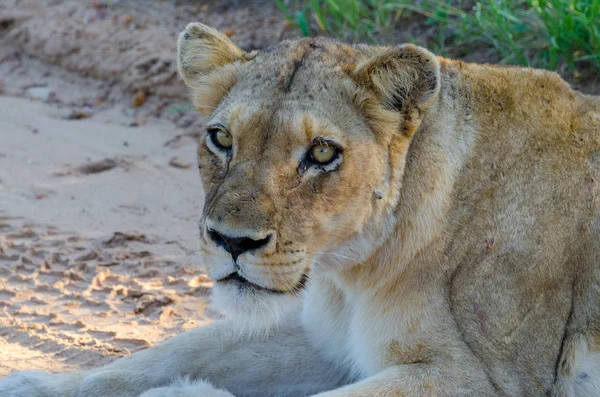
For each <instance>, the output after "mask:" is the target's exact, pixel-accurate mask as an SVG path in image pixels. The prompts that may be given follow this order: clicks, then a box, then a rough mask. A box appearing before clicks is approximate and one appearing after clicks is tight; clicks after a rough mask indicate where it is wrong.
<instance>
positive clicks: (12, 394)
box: [0, 371, 78, 397]
mask: <svg viewBox="0 0 600 397" xmlns="http://www.w3.org/2000/svg"><path fill="white" fill-rule="evenodd" d="M77 378H78V376H77V374H50V373H47V372H40V371H27V372H17V373H15V374H13V375H11V376H9V377H8V378H5V379H1V380H0V396H2V397H64V396H71V393H72V390H73V387H74V385H75V383H76V380H77Z"/></svg>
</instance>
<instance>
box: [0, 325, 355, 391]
mask: <svg viewBox="0 0 600 397" xmlns="http://www.w3.org/2000/svg"><path fill="white" fill-rule="evenodd" d="M186 377H187V378H188V379H191V380H197V379H204V380H207V381H209V382H211V383H213V384H214V385H215V386H216V387H218V388H223V389H226V390H229V391H230V392H231V393H233V394H234V395H236V396H238V397H239V396H253V395H260V396H275V395H276V396H286V395H290V396H291V395H293V396H299V395H310V394H314V393H317V392H320V391H323V390H328V389H333V388H335V387H338V386H339V385H340V384H341V383H342V382H343V381H344V380H343V379H344V374H343V373H341V372H338V371H336V370H335V369H334V368H332V366H331V365H329V364H328V363H326V362H325V361H323V360H321V359H319V354H318V352H317V351H315V349H314V348H313V347H311V345H310V344H309V342H308V340H307V339H306V337H305V335H304V332H303V329H302V327H301V325H300V323H299V321H298V320H297V319H295V317H294V319H293V320H292V321H289V322H288V323H286V324H285V325H282V326H281V327H279V328H278V329H277V330H275V331H273V332H272V334H271V335H269V336H268V337H264V336H252V337H242V336H240V335H239V334H237V333H236V332H235V330H234V326H233V325H231V324H230V323H229V322H227V321H218V322H215V323H213V324H211V325H208V326H206V327H201V328H198V329H195V330H192V331H188V332H186V333H183V334H181V335H178V336H176V337H174V338H172V339H169V340H167V341H165V342H163V343H161V344H159V345H157V346H155V347H152V348H150V349H146V350H142V351H139V352H137V353H135V354H133V355H131V356H128V357H124V358H122V359H119V360H117V361H115V362H113V363H111V364H109V365H107V366H105V367H102V368H99V369H96V370H92V371H90V372H85V373H82V372H78V373H74V374H60V375H50V374H43V373H17V374H15V375H12V376H10V377H9V378H7V379H4V380H2V381H0V395H1V396H2V397H41V396H45V397H46V396H51V397H54V396H73V397H138V396H139V395H140V394H142V393H143V392H145V391H148V390H150V389H152V388H156V387H164V386H167V385H169V384H171V383H172V382H173V381H174V380H176V379H178V378H186ZM47 385H48V386H47ZM49 386H51V387H49Z"/></svg>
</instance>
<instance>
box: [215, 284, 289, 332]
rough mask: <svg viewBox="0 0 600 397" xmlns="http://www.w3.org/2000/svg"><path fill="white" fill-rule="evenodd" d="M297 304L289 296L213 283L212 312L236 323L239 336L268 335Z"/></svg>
mask: <svg viewBox="0 0 600 397" xmlns="http://www.w3.org/2000/svg"><path fill="white" fill-rule="evenodd" d="M299 303H300V299H299V298H298V297H297V296H294V295H292V294H276V293H270V292H267V291H257V290H253V289H249V288H246V289H239V288H238V286H237V285H235V284H222V283H215V285H214V287H213V290H212V302H211V308H212V309H214V310H216V311H218V312H220V313H222V314H223V315H225V316H226V317H227V318H228V319H229V320H230V321H232V322H234V323H235V327H234V329H236V330H237V331H238V332H239V333H240V335H258V334H264V335H266V334H268V333H269V332H270V331H271V330H273V329H276V328H277V327H278V325H279V324H280V323H281V321H282V320H283V319H284V318H285V316H286V315H287V314H288V313H289V312H290V311H292V310H294V308H295V307H297V306H298V304H299Z"/></svg>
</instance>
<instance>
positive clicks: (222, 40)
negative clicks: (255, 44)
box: [177, 22, 246, 88]
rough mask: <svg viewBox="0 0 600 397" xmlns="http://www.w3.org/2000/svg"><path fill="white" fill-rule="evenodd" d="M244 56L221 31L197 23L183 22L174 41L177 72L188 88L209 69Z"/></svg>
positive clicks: (208, 71) (238, 59)
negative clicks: (177, 38)
mask: <svg viewBox="0 0 600 397" xmlns="http://www.w3.org/2000/svg"><path fill="white" fill-rule="evenodd" d="M245 57H246V54H245V53H244V51H242V50H241V49H240V48H239V47H238V46H236V45H235V44H234V43H233V42H232V41H231V40H229V37H227V36H226V35H225V34H223V33H221V32H219V31H218V30H216V29H213V28H211V27H209V26H206V25H204V24H201V23H198V22H196V23H190V24H189V25H187V26H186V28H185V30H184V31H183V32H181V34H180V35H179V40H177V61H178V68H179V73H180V74H181V77H182V78H183V81H185V83H186V84H187V85H188V86H190V87H192V88H193V87H194V85H195V83H196V82H197V80H199V79H201V78H202V77H203V76H205V75H207V74H209V73H210V72H212V71H213V70H215V69H218V68H221V67H223V66H226V65H228V64H231V63H234V62H236V61H243V60H244V59H245Z"/></svg>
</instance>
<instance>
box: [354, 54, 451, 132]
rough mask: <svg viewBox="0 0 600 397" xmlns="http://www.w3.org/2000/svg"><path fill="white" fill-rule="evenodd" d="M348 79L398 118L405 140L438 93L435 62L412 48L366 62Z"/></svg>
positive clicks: (438, 72) (438, 73) (437, 76)
mask: <svg viewBox="0 0 600 397" xmlns="http://www.w3.org/2000/svg"><path fill="white" fill-rule="evenodd" d="M351 77H352V78H353V79H354V80H355V81H356V82H357V83H358V84H359V85H360V86H362V87H365V88H367V89H368V90H369V91H370V92H372V93H374V94H375V96H376V97H377V99H378V102H379V103H380V104H381V105H383V107H384V108H385V109H387V110H391V111H393V112H398V113H399V114H401V115H402V117H403V121H402V125H401V129H402V130H403V131H404V133H405V134H407V135H409V136H410V135H412V133H414V131H415V130H416V129H417V127H418V125H419V123H420V119H421V116H422V113H423V112H424V111H425V110H427V108H428V107H429V106H430V105H431V104H432V103H433V101H434V99H435V98H436V97H437V95H438V93H439V90H440V64H439V62H438V60H437V58H436V57H435V56H434V55H433V54H432V53H431V52H429V51H427V50H426V49H424V48H421V47H417V46H415V45H412V44H405V45H402V46H400V47H396V48H393V49H390V50H388V51H386V52H384V53H382V54H379V55H377V56H374V57H373V58H370V59H367V60H366V61H364V62H362V63H361V64H359V65H357V66H356V67H355V68H354V69H353V70H351Z"/></svg>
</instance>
